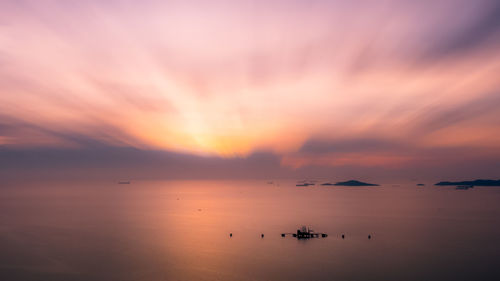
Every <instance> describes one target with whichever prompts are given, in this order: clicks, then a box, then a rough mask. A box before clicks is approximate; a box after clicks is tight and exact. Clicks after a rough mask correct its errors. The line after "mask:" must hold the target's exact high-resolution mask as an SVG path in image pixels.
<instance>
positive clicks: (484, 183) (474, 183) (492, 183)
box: [435, 180, 500, 186]
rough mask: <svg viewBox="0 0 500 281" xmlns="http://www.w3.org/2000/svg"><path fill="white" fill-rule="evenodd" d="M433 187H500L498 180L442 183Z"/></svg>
mask: <svg viewBox="0 0 500 281" xmlns="http://www.w3.org/2000/svg"><path fill="white" fill-rule="evenodd" d="M435 185H471V186H500V180H473V181H442V182H438V183H436V184H435Z"/></svg>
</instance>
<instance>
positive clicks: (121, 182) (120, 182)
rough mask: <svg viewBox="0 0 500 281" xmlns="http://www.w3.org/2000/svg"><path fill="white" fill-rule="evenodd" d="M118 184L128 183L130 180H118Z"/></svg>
mask: <svg viewBox="0 0 500 281" xmlns="http://www.w3.org/2000/svg"><path fill="white" fill-rule="evenodd" d="M118 184H130V181H119V182H118Z"/></svg>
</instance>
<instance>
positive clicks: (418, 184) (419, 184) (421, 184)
mask: <svg viewBox="0 0 500 281" xmlns="http://www.w3.org/2000/svg"><path fill="white" fill-rule="evenodd" d="M424 185H425V184H423V183H417V186H424Z"/></svg>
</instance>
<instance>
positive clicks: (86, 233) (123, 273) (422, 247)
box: [0, 181, 500, 281]
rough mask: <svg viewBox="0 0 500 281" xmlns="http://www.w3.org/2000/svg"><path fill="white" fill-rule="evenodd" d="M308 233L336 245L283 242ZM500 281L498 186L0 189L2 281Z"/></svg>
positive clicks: (224, 184) (242, 184)
mask: <svg viewBox="0 0 500 281" xmlns="http://www.w3.org/2000/svg"><path fill="white" fill-rule="evenodd" d="M301 225H307V226H311V227H312V228H313V229H314V230H316V231H318V232H326V233H328V234H329V236H328V237H327V238H323V239H321V238H320V239H310V240H297V239H294V238H291V237H290V238H288V237H287V238H282V237H281V235H280V234H281V233H283V232H294V231H296V229H297V228H298V227H300V226H301ZM229 233H233V237H232V238H230V237H229ZM261 233H264V234H265V237H264V238H261V237H260V234H261ZM341 234H345V239H342V238H341ZM368 234H371V235H372V239H370V240H369V239H367V236H368ZM499 278H500V187H496V188H495V187H476V188H474V189H472V190H466V191H463V190H454V188H453V187H439V188H438V187H434V186H431V185H429V184H427V186H425V187H416V186H415V183H412V184H399V185H393V184H388V185H382V186H380V187H321V186H315V187H296V186H295V182H292V181H275V182H274V184H267V183H266V182H265V181H163V182H159V181H157V182H154V181H143V182H132V184H130V185H118V184H116V183H114V182H113V183H109V182H97V183H96V182H89V183H81V182H77V183H74V182H66V183H48V182H47V183H36V184H22V185H21V184H7V185H4V186H2V187H1V188H0V280H5V281H8V280H500V279H499Z"/></svg>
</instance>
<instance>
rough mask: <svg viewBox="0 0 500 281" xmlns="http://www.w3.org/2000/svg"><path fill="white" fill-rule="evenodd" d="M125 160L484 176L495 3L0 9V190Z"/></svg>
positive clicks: (282, 172)
mask: <svg viewBox="0 0 500 281" xmlns="http://www.w3.org/2000/svg"><path fill="white" fill-rule="evenodd" d="M124 162H127V164H126V167H125V168H123V169H122V170H121V172H120V173H122V174H120V175H126V174H127V173H128V172H130V170H133V169H134V168H137V169H136V170H141V168H142V169H145V168H144V167H145V166H147V164H146V163H150V165H152V166H154V171H151V170H150V169H149V173H145V174H144V176H150V175H153V174H154V175H158V174H163V175H165V176H167V177H168V176H169V175H172V173H174V172H172V167H175V169H174V171H177V172H175V173H177V174H178V173H180V174H181V175H182V176H183V177H190V176H193V177H204V176H209V175H210V174H211V173H212V174H217V173H219V174H221V173H222V172H221V171H227V170H231V169H232V168H234V167H236V168H235V169H237V172H234V171H233V170H231V171H233V172H234V174H233V175H237V176H249V177H251V176H252V175H253V174H254V173H255V174H258V175H265V176H266V177H271V176H273V173H275V175H276V176H289V175H294V173H295V172H297V171H301V172H300V175H301V176H309V175H310V176H317V175H321V176H324V177H326V176H330V175H332V177H334V176H333V175H335V174H336V173H337V174H339V173H340V174H341V175H345V176H352V177H355V176H358V177H361V178H362V177H363V176H364V175H369V177H370V178H376V177H377V175H378V174H380V172H381V171H384V173H385V172H387V171H390V173H394V174H396V173H404V174H405V176H408V177H417V178H419V177H422V178H426V177H438V176H439V174H440V173H443V174H445V175H446V176H448V177H450V176H451V177H456V178H462V177H475V176H477V177H497V178H498V177H499V175H500V174H498V171H500V2H499V1H496V0H475V1H470V0H448V1H444V0H440V1H436V0H432V1H427V0H423V1H411V0H405V1H401V0H400V1H389V0H387V1H334V0H330V1H326V0H323V1H305V0H302V1H298V0H287V1H285V0H268V1H237V0H216V1H202V0H199V1H187V0H182V1H180V0H179V1H149V0H148V1H117V0H116V1H115V0H112V1H104V0H102V1H71V0H66V1H48V0H47V1H45V0H43V1H40V0H35V1H21V0H15V1H14V0H12V1H9V0H0V167H1V168H2V169H3V173H4V175H5V174H6V173H9V174H10V173H13V172H19V173H21V172H23V170H27V169H30V170H31V172H33V171H35V172H36V171H50V168H51V167H53V168H57V169H59V168H60V167H63V166H64V167H72V169H73V170H74V171H73V173H78V172H82V173H85V172H90V171H92V172H95V171H94V170H92V168H96V167H98V169H101V168H103V167H105V168H106V169H113V167H118V168H119V167H123V166H121V165H122V164H123V163H124ZM134 163H137V164H134ZM235 163H236V164H235ZM96 165H97V166H96ZM134 165H137V166H140V167H136V166H134ZM58 167H59V168H58ZM163 168H164V169H165V171H164V170H162V169H163ZM96 169H97V168H96ZM177 169H178V170H177ZM166 170H168V171H170V173H168V172H166ZM263 170H265V171H266V172H267V173H265V174H262V173H261V172H262V171H263ZM6 171H7V172H6ZM141 171H142V170H141ZM200 171H202V172H200ZM259 171H260V172H259ZM314 171H317V172H314ZM412 171H413V172H412ZM137 173H139V172H137ZM387 173H389V172H387ZM495 173H496V174H495ZM0 174H1V172H0ZM134 175H135V176H138V174H134ZM339 177H340V176H339Z"/></svg>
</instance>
